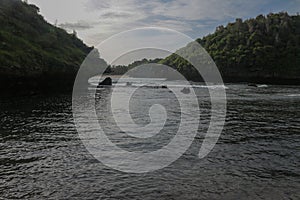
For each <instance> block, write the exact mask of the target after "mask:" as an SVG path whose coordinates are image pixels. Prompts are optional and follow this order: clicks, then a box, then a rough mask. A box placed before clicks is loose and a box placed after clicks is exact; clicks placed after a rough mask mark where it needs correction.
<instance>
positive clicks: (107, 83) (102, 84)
mask: <svg viewBox="0 0 300 200" xmlns="http://www.w3.org/2000/svg"><path fill="white" fill-rule="evenodd" d="M104 85H105V86H111V85H112V79H111V78H110V77H107V78H106V79H104V81H102V82H100V83H99V84H98V87H99V86H104Z"/></svg>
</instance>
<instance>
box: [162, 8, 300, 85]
mask: <svg viewBox="0 0 300 200" xmlns="http://www.w3.org/2000/svg"><path fill="white" fill-rule="evenodd" d="M197 42H199V43H200V44H201V45H202V46H203V47H204V49H205V50H206V51H207V52H208V53H209V54H210V56H211V57H212V58H213V60H214V61H215V63H216V64H217V66H218V68H219V70H220V72H221V74H222V76H223V79H224V80H225V81H226V82H256V83H273V84H300V16H299V15H297V16H289V15H288V14H287V13H278V14H269V15H267V16H263V15H260V16H258V17H256V18H255V19H249V20H245V21H243V20H242V19H236V22H235V23H229V24H228V25H227V26H226V27H223V26H220V27H218V28H217V30H216V32H215V33H213V34H210V35H208V36H206V37H203V38H201V39H197ZM189 48H190V47H189V45H188V46H187V47H184V48H183V49H181V50H179V51H186V52H189V53H190V55H189V56H193V50H192V49H189ZM160 63H161V64H166V65H169V66H172V67H174V68H176V69H177V70H178V71H180V72H181V73H182V74H184V75H185V76H186V78H188V79H190V80H194V81H201V77H199V75H197V74H195V71H194V70H192V67H191V65H189V63H187V62H186V61H185V60H184V59H182V58H180V57H179V56H177V55H175V54H172V55H171V56H169V57H167V58H165V59H164V60H162V61H160Z"/></svg>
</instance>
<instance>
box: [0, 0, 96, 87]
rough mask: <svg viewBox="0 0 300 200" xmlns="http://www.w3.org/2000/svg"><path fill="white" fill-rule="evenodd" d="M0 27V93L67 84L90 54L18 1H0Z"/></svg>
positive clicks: (34, 10) (73, 37) (79, 41)
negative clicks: (16, 89) (1, 91)
mask: <svg viewBox="0 0 300 200" xmlns="http://www.w3.org/2000/svg"><path fill="white" fill-rule="evenodd" d="M0 27H1V29H0V80H1V89H5V88H7V89H10V86H16V84H17V83H18V87H22V88H24V87H25V86H26V87H34V86H39V87H42V86H45V85H47V86H51V85H57V84H62V83H63V84H69V83H70V84H71V83H72V81H73V80H74V77H75V75H76V73H77V71H78V68H79V66H80V64H81V63H82V61H83V59H84V58H85V57H86V55H87V54H88V53H89V52H90V51H91V50H92V48H90V47H87V46H86V45H85V44H84V43H83V42H82V41H81V40H79V39H78V38H77V37H76V35H75V34H68V33H67V32H66V31H65V30H63V29H60V28H57V27H55V26H52V25H50V24H48V23H47V22H46V21H45V20H44V18H43V17H42V16H41V15H39V8H37V7H36V6H34V5H28V4H26V3H23V2H22V1H21V0H0ZM23 86H24V87H23ZM68 87H69V86H68ZM59 88H62V87H59ZM69 88H72V87H69Z"/></svg>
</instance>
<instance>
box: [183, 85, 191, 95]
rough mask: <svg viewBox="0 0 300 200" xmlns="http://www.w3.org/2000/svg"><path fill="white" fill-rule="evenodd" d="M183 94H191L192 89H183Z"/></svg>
mask: <svg viewBox="0 0 300 200" xmlns="http://www.w3.org/2000/svg"><path fill="white" fill-rule="evenodd" d="M181 92H182V93H183V94H189V93H190V92H191V90H190V88H188V87H185V88H183V89H182V90H181Z"/></svg>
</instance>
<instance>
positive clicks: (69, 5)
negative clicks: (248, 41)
mask: <svg viewBox="0 0 300 200" xmlns="http://www.w3.org/2000/svg"><path fill="white" fill-rule="evenodd" d="M29 1H30V2H32V3H35V4H37V5H38V6H40V7H41V12H42V14H43V15H45V17H46V19H47V20H48V21H50V22H52V23H54V22H55V21H56V20H58V22H59V23H60V24H61V26H62V27H64V28H66V29H75V30H77V32H78V35H79V37H81V38H82V39H83V40H84V41H85V42H87V43H88V44H90V45H95V44H97V43H99V42H101V41H103V40H104V39H106V38H108V37H109V36H111V35H113V34H115V33H118V32H121V31H126V30H129V29H133V28H138V27H146V26H160V27H167V28H171V29H175V30H177V31H182V32H184V33H186V34H188V35H190V36H192V37H194V38H197V37H200V36H203V35H204V34H207V33H210V32H212V31H214V30H215V27H217V26H219V25H222V24H223V25H224V24H227V23H228V22H230V21H234V19H235V18H250V17H255V16H256V15H258V14H267V13H269V12H279V11H288V12H290V13H295V12H296V11H298V10H299V8H300V1H299V0H285V1H282V0H251V1H249V0H151V1H149V0H122V1H120V0H105V1H104V0H63V1H61V0H51V1H49V0H29Z"/></svg>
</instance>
